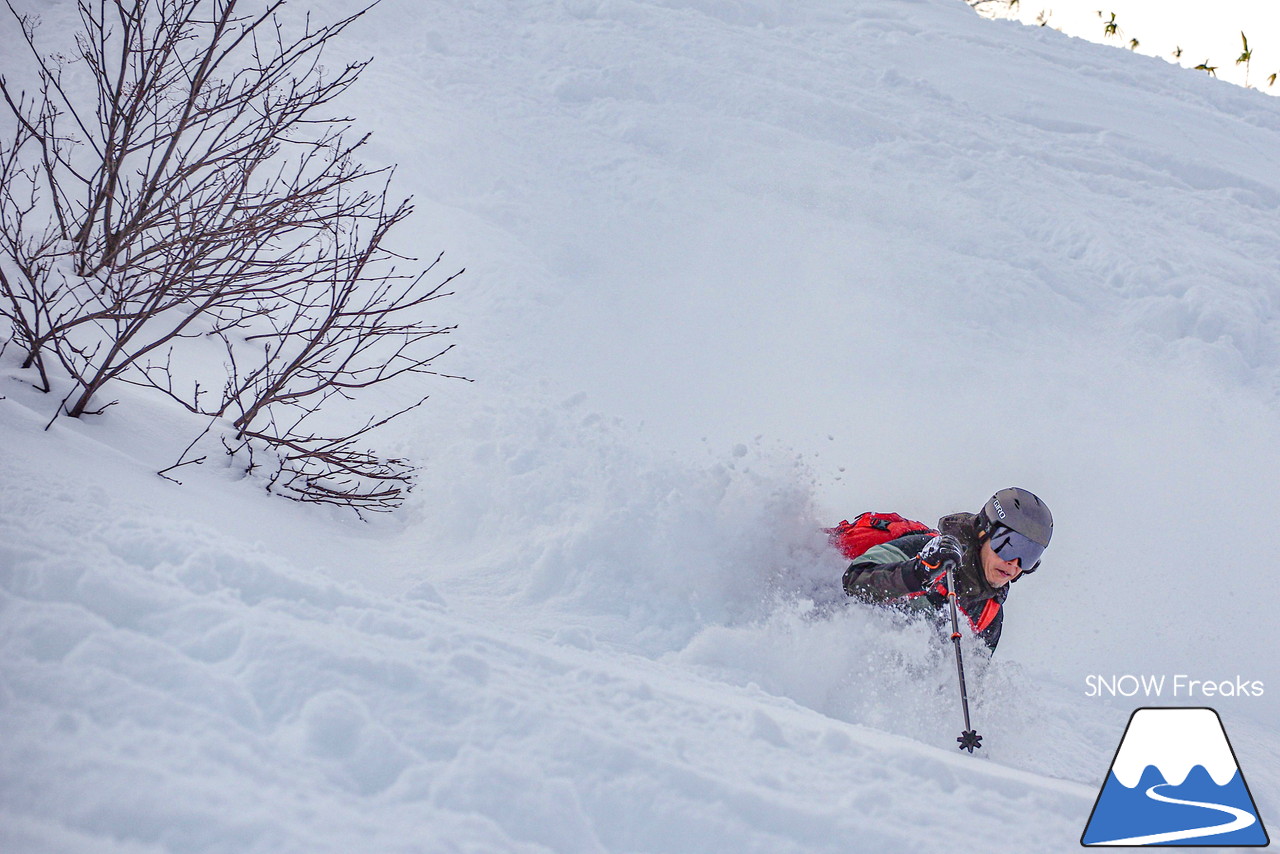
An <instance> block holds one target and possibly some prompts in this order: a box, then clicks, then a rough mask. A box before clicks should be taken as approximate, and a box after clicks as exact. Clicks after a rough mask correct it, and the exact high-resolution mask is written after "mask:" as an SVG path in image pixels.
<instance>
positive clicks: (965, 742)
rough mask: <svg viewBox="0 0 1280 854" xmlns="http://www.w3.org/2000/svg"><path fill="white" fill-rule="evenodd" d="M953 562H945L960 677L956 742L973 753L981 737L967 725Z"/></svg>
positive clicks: (948, 598) (979, 744) (967, 705)
mask: <svg viewBox="0 0 1280 854" xmlns="http://www.w3.org/2000/svg"><path fill="white" fill-rule="evenodd" d="M954 567H955V561H952V560H949V561H947V565H946V570H947V601H948V602H950V603H951V642H952V643H953V644H955V646H956V673H957V674H959V676H960V707H961V708H962V709H963V710H964V732H962V733H960V737H959V738H957V739H956V741H958V742H960V749H961V750H967V751H969V752H970V753H973V751H974V749H975V748H978V747H982V736H980V735H978V733H977V731H976V730H974V728H973V726H972V725H971V724H970V723H969V692H968V690H967V689H966V688H965V685H964V659H963V658H961V656H960V617H959V614H958V613H957V612H958V610H959V609H958V608H957V607H956V580H955V575H954V573H953V572H952V570H953V569H954Z"/></svg>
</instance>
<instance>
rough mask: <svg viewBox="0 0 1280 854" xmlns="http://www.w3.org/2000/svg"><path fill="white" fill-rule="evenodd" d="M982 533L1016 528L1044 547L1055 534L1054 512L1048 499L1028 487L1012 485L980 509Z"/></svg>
mask: <svg viewBox="0 0 1280 854" xmlns="http://www.w3.org/2000/svg"><path fill="white" fill-rule="evenodd" d="M978 520H979V526H980V527H981V529H982V531H983V533H986V534H988V535H989V534H991V533H992V532H993V530H994V529H995V528H997V527H1001V528H1008V529H1009V530H1011V531H1017V532H1018V533H1019V534H1022V536H1024V537H1026V538H1027V539H1029V540H1032V541H1033V542H1035V543H1038V544H1039V545H1040V546H1041V547H1042V549H1043V547H1045V546H1048V545H1049V539H1050V538H1051V537H1052V536H1053V514H1052V513H1050V512H1049V508H1048V507H1046V506H1045V503H1044V502H1043V501H1041V500H1040V499H1039V498H1037V497H1036V496H1035V495H1033V494H1032V493H1030V492H1028V491H1027V490H1025V489H1019V488H1018V487H1016V486H1011V487H1009V488H1008V489H1002V490H1000V491H999V492H997V493H996V494H995V495H993V496H991V500H990V501H988V502H987V503H986V506H985V507H983V508H982V510H981V511H980V512H979V513H978Z"/></svg>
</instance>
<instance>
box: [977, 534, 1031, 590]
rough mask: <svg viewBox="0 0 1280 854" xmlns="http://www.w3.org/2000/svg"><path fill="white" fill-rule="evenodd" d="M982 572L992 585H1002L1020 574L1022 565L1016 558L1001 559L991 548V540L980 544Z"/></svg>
mask: <svg viewBox="0 0 1280 854" xmlns="http://www.w3.org/2000/svg"><path fill="white" fill-rule="evenodd" d="M980 554H981V555H982V574H983V575H985V576H986V577H987V583H988V584H990V585H991V586H992V587H1004V586H1005V585H1006V584H1008V583H1009V582H1010V581H1013V580H1014V579H1015V578H1017V577H1018V576H1019V575H1021V574H1022V566H1021V564H1019V563H1018V561H1016V560H1001V559H1000V555H998V554H996V553H995V550H994V549H992V548H991V541H990V540H987V541H986V542H984V543H983V544H982V551H981V552H980Z"/></svg>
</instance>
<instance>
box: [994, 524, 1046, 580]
mask: <svg viewBox="0 0 1280 854" xmlns="http://www.w3.org/2000/svg"><path fill="white" fill-rule="evenodd" d="M991 550H992V551H994V552H995V553H996V554H997V555H999V556H1000V559H1001V560H1005V561H1009V562H1013V561H1015V560H1016V561H1017V562H1018V564H1019V565H1020V566H1021V567H1022V574H1023V575H1026V574H1028V573H1031V572H1035V570H1036V567H1038V566H1039V565H1040V556H1041V555H1043V554H1044V546H1042V545H1040V544H1039V543H1037V542H1036V541H1035V540H1033V539H1031V538H1030V537H1027V536H1024V535H1022V534H1019V533H1018V532H1017V531H1015V530H1013V529H1012V528H1005V527H1001V526H997V527H996V528H994V529H992V531H991Z"/></svg>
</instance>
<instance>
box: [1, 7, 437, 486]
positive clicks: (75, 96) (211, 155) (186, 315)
mask: <svg viewBox="0 0 1280 854" xmlns="http://www.w3.org/2000/svg"><path fill="white" fill-rule="evenodd" d="M6 4H7V5H8V6H9V9H10V12H11V13H12V14H13V15H14V17H15V18H16V19H17V20H18V22H19V24H20V25H21V28H22V33H23V35H24V37H25V40H26V43H27V45H28V47H29V48H30V55H31V57H32V58H33V60H34V70H35V78H36V79H37V80H38V81H39V84H38V88H37V91H36V92H35V93H34V94H29V93H27V92H25V91H22V92H15V91H14V89H13V87H11V85H10V84H9V82H8V81H7V80H5V79H4V78H0V96H3V99H4V102H5V104H6V105H7V106H8V109H9V112H10V113H11V114H12V116H13V117H14V118H15V119H16V123H15V128H14V131H13V134H12V136H11V137H8V138H6V139H5V140H4V141H0V317H4V318H6V319H7V320H8V321H9V325H10V327H11V333H12V334H11V338H12V340H13V341H14V342H15V343H16V344H18V345H19V346H20V347H22V348H23V349H24V350H25V354H26V355H25V357H24V359H25V361H24V364H25V366H27V367H33V368H35V369H37V371H38V373H39V377H40V385H41V387H42V388H44V389H45V390H46V391H47V390H49V389H50V388H51V387H52V384H51V379H50V370H51V368H50V365H51V364H53V365H56V366H57V367H58V368H60V369H61V371H62V372H63V373H65V375H66V376H68V377H69V378H70V379H71V381H72V389H71V393H70V394H69V395H68V396H67V399H66V400H65V401H64V405H63V409H64V411H65V413H66V414H67V415H69V416H71V417H80V416H82V415H84V414H86V413H92V412H94V411H101V404H98V403H96V401H97V399H98V398H99V397H100V393H101V392H102V390H103V389H104V387H106V386H108V385H109V384H110V383H112V382H115V381H123V382H131V383H139V384H143V385H148V386H151V387H154V388H159V389H161V390H162V391H164V392H166V393H167V394H169V395H170V396H171V397H173V398H174V399H176V400H179V401H180V402H182V403H183V405H184V406H186V407H187V408H188V409H190V410H192V411H193V412H200V413H203V414H206V415H209V416H211V417H213V418H215V419H217V418H226V419H229V422H230V423H229V425H228V429H229V431H230V433H231V434H232V438H231V439H230V440H229V441H228V448H229V449H230V450H231V451H232V452H234V453H239V452H241V451H245V450H250V451H251V448H250V447H249V445H248V444H247V443H248V442H250V441H251V440H252V441H256V442H258V443H260V444H261V445H265V446H266V447H268V448H270V449H271V450H272V452H273V454H274V455H275V458H276V459H277V460H278V462H279V468H278V470H277V472H276V476H275V477H274V478H273V480H272V483H273V484H280V486H281V488H282V489H283V490H284V491H285V492H287V493H292V494H294V495H295V496H296V497H303V498H306V499H307V500H328V501H335V502H336V503H344V502H346V503H352V502H354V504H356V505H360V506H363V507H367V508H368V509H384V508H386V507H389V506H394V505H395V504H396V503H397V502H398V501H399V500H400V497H401V496H402V494H403V490H404V489H405V488H407V485H408V474H407V473H406V467H405V466H404V465H402V464H399V463H396V464H392V462H391V461H383V460H379V459H378V458H377V457H376V455H373V454H371V453H370V452H367V451H357V450H354V443H356V442H357V441H358V440H359V439H360V437H361V436H363V435H364V434H365V433H367V432H368V431H369V430H371V429H373V428H374V427H376V426H379V425H380V424H384V423H386V421H387V420H389V418H392V417H395V414H399V413H398V412H397V413H393V414H392V415H388V416H381V417H375V418H372V419H368V420H366V421H365V422H364V426H362V427H360V428H357V429H355V430H354V431H353V432H345V433H340V434H338V435H336V436H331V435H327V433H326V432H325V431H324V430H323V429H321V432H320V433H319V434H317V433H315V432H312V431H311V425H312V424H313V423H315V422H316V421H317V419H316V418H313V416H315V415H316V413H317V412H318V411H319V409H320V407H321V405H322V404H323V403H325V402H326V401H328V400H330V399H332V398H334V397H341V398H345V399H350V398H351V397H352V395H353V394H354V393H355V392H356V391H358V390H359V389H362V388H368V387H370V386H373V385H378V384H382V383H386V382H390V381H391V380H394V379H396V378H397V377H401V376H403V375H405V374H412V373H431V371H430V369H429V368H428V365H430V363H431V362H432V361H433V360H434V359H435V358H436V357H437V356H439V355H440V354H441V353H442V352H443V351H444V349H447V348H437V347H434V346H432V345H431V344H430V342H428V341H427V339H428V338H430V337H433V336H435V335H440V334H444V333H447V332H449V331H450V330H451V327H441V326H436V325H431V324H428V323H426V322H425V321H424V320H423V317H424V316H425V311H424V309H425V308H426V305H427V303H429V302H431V301H434V300H435V299H437V298H439V297H441V296H444V295H446V294H445V292H444V291H443V287H444V286H445V284H447V283H448V282H449V281H451V280H452V278H453V277H452V276H450V277H448V278H447V279H445V280H444V281H443V282H440V283H439V284H436V285H431V284H429V283H427V281H426V277H427V275H429V274H430V273H431V272H432V271H433V270H434V269H435V267H436V264H432V265H430V266H429V267H428V268H427V269H426V270H425V271H422V272H421V273H419V274H416V275H413V274H401V273H399V272H397V271H396V266H395V264H396V262H397V261H404V260H408V259H403V258H399V257H398V256H396V255H394V254H393V253H392V252H391V251H390V250H388V249H386V248H385V247H384V241H385V239H386V237H387V234H388V232H389V231H390V229H391V228H392V227H394V226H395V225H396V224H398V223H399V222H401V221H403V220H404V218H405V217H406V216H408V215H409V213H410V211H411V208H410V205H409V203H408V201H407V200H406V201H402V202H399V203H392V202H391V201H390V200H389V186H388V183H387V181H388V178H389V174H390V170H383V169H371V168H368V167H366V166H364V165H363V164H361V163H360V162H359V161H358V160H357V158H356V155H357V152H358V149H359V148H360V147H361V146H362V145H363V144H364V143H365V141H366V139H367V137H361V138H358V139H355V140H351V139H349V138H348V137H347V130H348V127H349V125H350V123H351V120H350V119H349V118H338V117H332V116H329V115H326V114H324V113H323V112H322V111H323V110H324V109H325V108H326V106H327V105H329V104H330V103H331V102H333V100H334V99H335V98H337V97H338V96H340V95H341V94H342V93H343V92H345V91H346V90H347V89H348V88H349V87H350V86H351V85H352V84H353V83H354V82H355V81H356V80H357V79H358V77H359V75H360V73H361V71H362V70H363V69H364V67H365V66H366V64H367V63H365V62H356V63H350V64H347V65H345V66H343V67H341V68H339V69H338V70H337V71H336V72H332V73H331V72H328V71H326V70H325V69H324V67H323V66H322V65H321V64H320V60H321V55H322V53H323V51H324V48H325V45H326V44H327V43H328V42H329V41H331V40H332V39H333V38H335V37H336V36H337V35H338V34H340V33H341V32H342V31H343V30H344V29H345V28H346V27H348V26H349V25H350V24H351V23H352V22H353V21H355V20H357V19H359V18H360V17H361V16H363V15H364V14H366V13H367V12H368V10H369V8H371V7H365V8H362V9H360V10H359V11H356V12H355V13H354V14H352V15H350V16H349V17H347V18H344V19H342V20H340V21H338V22H336V23H334V24H329V25H324V26H317V25H315V24H313V23H312V22H311V20H310V18H309V17H308V18H307V19H306V20H305V21H301V22H298V23H297V26H296V27H295V28H294V29H293V30H291V29H290V27H289V22H287V21H285V20H283V19H282V18H281V17H280V16H279V14H278V12H279V10H280V7H281V6H282V5H283V0H271V2H260V3H255V2H254V0H80V2H79V3H78V10H79V16H80V22H81V25H82V31H81V32H80V33H78V34H77V36H76V39H75V50H74V52H73V53H71V54H69V55H67V56H64V55H61V54H57V53H53V52H48V51H43V50H41V48H40V47H39V46H38V45H37V43H36V26H35V21H33V20H32V19H31V18H30V17H27V16H24V15H21V14H20V13H18V12H17V11H16V10H15V9H14V8H13V6H12V3H11V2H10V0H6ZM250 6H251V7H252V8H246V7H250ZM73 77H74V78H75V79H74V84H73V83H72V82H71V81H72V78H73ZM86 81H87V83H86ZM438 262H439V259H438V258H437V263H438ZM210 337H211V338H214V339H216V340H219V341H221V342H222V343H223V345H224V346H225V348H226V366H227V378H226V381H225V384H224V386H223V388H222V390H221V393H220V394H216V395H210V394H209V393H208V392H209V390H208V388H207V387H206V388H203V389H202V388H201V386H200V385H199V380H198V379H191V378H189V377H187V376H185V375H184V374H183V372H182V369H181V367H175V364H178V365H179V366H180V365H181V363H182V361H183V359H182V348H183V346H184V342H187V341H189V340H190V339H194V338H210ZM175 353H176V354H177V355H178V358H177V359H176V360H175ZM415 401H416V402H415V403H413V404H412V405H410V406H407V407H405V408H404V409H401V410H399V412H403V411H407V409H409V408H412V406H413V405H417V403H418V402H421V401H420V400H419V399H416V398H415ZM107 405H110V404H109V403H108V404H107ZM95 407H97V409H96V410H95ZM319 420H323V419H319ZM304 422H306V426H305V427H304V426H303V424H304ZM250 457H251V458H252V453H250ZM250 465H251V466H253V465H256V463H255V462H250ZM357 509H359V507H358V508H357Z"/></svg>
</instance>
